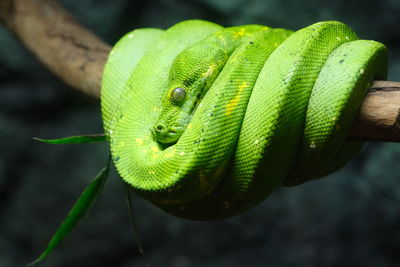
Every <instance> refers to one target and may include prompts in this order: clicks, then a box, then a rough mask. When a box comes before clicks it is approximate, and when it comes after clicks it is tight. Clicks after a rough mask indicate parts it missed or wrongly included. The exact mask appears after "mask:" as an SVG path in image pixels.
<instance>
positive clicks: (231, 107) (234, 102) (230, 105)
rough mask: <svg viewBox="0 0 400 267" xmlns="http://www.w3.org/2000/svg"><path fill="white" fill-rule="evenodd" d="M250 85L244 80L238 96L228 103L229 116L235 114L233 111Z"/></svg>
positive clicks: (227, 111) (227, 112)
mask: <svg viewBox="0 0 400 267" xmlns="http://www.w3.org/2000/svg"><path fill="white" fill-rule="evenodd" d="M248 86H249V84H248V83H247V82H242V83H241V84H240V85H239V90H238V93H237V94H236V96H235V97H234V98H233V99H232V100H231V101H229V103H228V104H226V112H225V115H227V116H229V115H232V114H233V111H234V110H235V108H236V107H237V105H239V101H240V97H241V95H242V92H243V90H244V89H245V88H246V87H248Z"/></svg>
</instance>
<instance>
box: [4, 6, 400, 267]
mask: <svg viewBox="0 0 400 267" xmlns="http://www.w3.org/2000/svg"><path fill="white" fill-rule="evenodd" d="M62 2H63V3H64V4H65V6H66V8H67V9H68V10H69V11H70V12H71V13H72V14H73V15H74V16H75V17H76V18H77V19H78V20H80V21H81V22H82V23H83V24H84V25H86V26H87V27H88V28H89V29H91V30H92V31H94V32H95V33H96V34H98V35H99V36H100V37H101V38H103V39H104V40H105V41H106V42H108V43H110V44H112V43H115V42H116V40H117V39H118V38H119V37H120V36H122V35H123V34H124V33H126V32H127V31H129V30H132V29H134V28H139V27H161V28H166V27H169V26H171V25H173V24H174V23H176V22H178V21H181V20H185V19H190V18H201V19H207V20H212V21H214V22H217V23H220V24H222V25H225V26H229V25H237V24H246V23H258V24H265V25H269V26H272V27H286V28H290V29H299V28H302V27H305V26H307V25H309V24H312V23H314V22H317V21H321V20H331V19H335V20H341V21H343V22H345V23H347V24H349V25H350V26H351V27H352V28H353V29H354V30H355V31H356V32H358V33H359V36H360V37H361V38H363V39H374V40H377V41H381V42H383V43H385V44H386V45H387V46H388V48H389V55H390V73H389V79H391V80H397V81H400V29H399V27H398V25H400V18H399V14H400V1H395V0H392V1H390V0H387V1H366V0H365V1H355V0H343V1H338V0H336V1H332V0H330V1H311V0H308V1H279V0H265V1H257V0H253V1H245V0H231V1H228V0H225V1H222V0H219V1H218V0H196V1H184V0H173V1H170V0H145V1H127V0H117V1H115V0H114V1H111V0H108V1H107V0H103V1H101V0H96V1H95V0H92V1H89V0H80V1H78V0H75V1H67V0H64V1H62ZM100 132H102V123H101V114H100V109H99V102H98V101H97V100H94V99H91V98H89V97H86V96H84V95H82V94H80V93H78V92H76V91H74V90H71V89H70V88H68V87H66V86H64V85H63V84H62V83H61V82H59V81H58V80H57V79H56V78H54V77H53V76H52V75H51V74H49V73H48V72H47V70H46V69H45V68H44V67H42V66H41V64H40V63H38V62H37V61H36V59H35V58H34V57H33V56H32V55H31V54H30V53H29V52H27V51H26V50H25V49H24V47H22V46H21V45H20V44H19V42H18V41H17V40H16V39H15V38H14V37H13V36H12V35H11V34H10V33H9V32H8V31H7V29H5V28H4V27H2V26H0V138H1V141H0V266H2V267H3V266H4V267H8V266H11V267H13V266H23V264H25V263H27V262H28V261H31V260H32V259H34V258H35V257H36V256H38V254H39V253H40V252H41V251H42V250H43V249H44V248H45V246H46V244H47V242H48V241H49V239H50V237H51V235H52V234H53V233H54V231H55V230H56V228H57V227H58V225H59V224H60V222H61V221H62V220H63V218H64V217H65V215H66V214H67V212H68V211H69V209H70V207H71V206H72V204H73V203H74V201H75V200H76V199H77V197H78V196H79V194H80V193H81V192H82V190H83V189H84V188H85V186H86V185H87V184H88V183H89V182H90V181H91V179H92V178H93V177H94V176H95V174H96V173H97V172H98V171H99V170H100V169H101V168H102V167H103V166H104V165H105V162H106V159H107V153H108V147H107V145H106V144H88V145H60V146H52V145H46V144H40V143H36V142H34V141H32V140H31V139H30V138H31V137H32V136H39V137H45V138H55V137H60V136H68V135H74V134H81V133H100ZM399 159H400V144H394V143H377V142H376V143H370V144H368V145H367V146H366V147H365V149H364V150H363V152H362V153H361V154H360V155H359V156H358V157H357V158H356V159H355V160H353V161H352V163H351V164H349V165H348V166H347V167H345V168H344V169H342V170H341V171H339V172H337V173H335V174H334V175H331V176H330V177H327V178H325V179H321V180H318V181H314V182H309V183H307V184H304V185H302V186H297V187H294V188H282V189H280V190H278V191H277V192H275V193H274V194H273V195H272V196H271V197H270V198H269V199H268V200H266V201H264V202H263V203H262V204H261V205H259V206H258V207H256V208H254V209H252V210H251V211H250V212H248V213H246V214H244V215H242V216H238V217H236V218H233V219H229V220H225V221H220V222H203V223H198V222H191V221H186V220H182V219H179V218H175V217H172V216H171V215H168V214H165V213H164V212H162V211H160V210H158V209H157V208H155V207H154V206H152V205H151V204H149V203H148V202H146V201H144V200H142V199H139V198H136V197H135V199H134V201H135V205H134V207H135V212H136V217H137V223H138V226H139V231H140V235H141V240H142V243H143V245H144V247H145V249H146V252H147V255H148V257H149V258H150V262H151V263H152V266H176V267H184V266H232V267H235V266H400V225H399V221H400V212H399V211H400V207H399V206H400V205H399V204H400V166H399ZM104 189H105V190H104V192H103V194H102V195H101V197H100V199H99V201H98V203H97V204H96V206H95V208H94V211H93V213H92V215H91V217H90V218H88V219H86V220H84V221H83V222H81V224H80V225H79V227H78V228H77V229H76V230H75V231H74V232H73V233H71V235H70V236H69V237H68V238H67V239H66V240H65V241H64V242H63V243H62V244H61V246H60V247H58V248H57V249H56V250H55V251H54V253H52V254H51V255H50V257H49V258H48V259H47V260H46V261H45V262H43V264H41V265H40V266H118V267H119V266H121V267H125V266H144V262H143V258H142V257H141V256H140V255H139V254H138V252H137V247H136V245H135V241H134V238H133V236H132V232H131V228H130V224H129V218H128V215H127V210H126V205H125V202H124V201H125V200H124V194H123V188H122V184H121V182H120V181H119V178H118V176H117V175H116V173H115V171H113V173H112V175H111V177H110V179H109V180H108V181H107V184H106V186H105V188H104Z"/></svg>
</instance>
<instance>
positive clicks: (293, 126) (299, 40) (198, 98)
mask: <svg viewBox="0 0 400 267" xmlns="http://www.w3.org/2000/svg"><path fill="white" fill-rule="evenodd" d="M386 72H387V52H386V47H385V46H384V45H382V44H381V43H378V42H375V41H367V40H359V39H358V37H357V36H356V34H355V33H354V32H353V31H352V30H351V29H350V28H349V27H348V26H346V25H345V24H343V23H341V22H337V21H324V22H318V23H315V24H313V25H311V26H308V27H306V28H303V29H300V30H298V31H296V32H292V31H290V30H286V29H274V28H269V27H266V26H261V25H245V26H235V27H228V28H223V27H222V26H220V25H217V24H214V23H212V22H208V21H203V20H188V21H183V22H180V23H178V24H176V25H174V26H172V27H170V28H169V29H167V30H165V31H164V30H160V29H153V28H145V29H137V30H134V31H132V32H130V33H128V34H126V35H125V36H124V37H123V38H122V39H121V40H120V41H119V42H118V43H117V44H116V45H115V46H114V48H113V49H112V51H111V53H110V55H109V58H108V61H107V63H106V66H105V69H104V76H103V81H102V93H101V103H102V116H103V123H104V130H105V134H106V136H107V139H108V141H109V142H110V147H111V153H112V158H113V161H114V164H115V166H116V168H117V171H118V172H119V174H120V175H121V177H122V178H123V180H124V181H126V182H127V183H128V184H130V185H131V186H132V187H133V188H134V190H135V192H137V193H138V194H139V195H141V196H142V197H144V198H146V199H148V200H149V201H151V202H152V203H153V204H155V205H156V206H158V207H160V208H161V209H163V210H165V211H166V212H168V213H171V214H173V215H176V216H179V217H183V218H187V219H193V220H214V219H222V218H227V217H230V216H234V215H237V214H240V213H243V212H245V211H246V210H248V209H250V208H251V207H253V206H255V205H257V204H258V203H259V202H261V201H262V200H264V199H265V198H266V197H267V196H269V195H270V194H271V193H272V192H273V191H274V190H275V189H277V188H278V187H280V186H282V185H287V186H291V185H297V184H300V183H303V182H305V181H308V180H312V179H316V178H319V177H322V176H325V175H327V174H329V173H332V172H334V171H335V170H337V169H339V168H340V167H342V166H343V165H345V164H346V163H347V162H348V161H349V160H350V159H351V158H352V157H353V156H354V155H355V154H356V153H357V152H358V151H359V150H360V148H361V146H362V143H361V142H355V141H348V140H346V135H347V133H348V131H349V129H350V127H351V125H352V123H353V120H354V119H355V117H356V114H357V111H358V109H359V107H360V105H361V103H362V100H363V97H364V96H365V94H366V91H367V88H369V86H370V85H371V82H372V81H373V80H378V79H379V80H383V79H385V78H386Z"/></svg>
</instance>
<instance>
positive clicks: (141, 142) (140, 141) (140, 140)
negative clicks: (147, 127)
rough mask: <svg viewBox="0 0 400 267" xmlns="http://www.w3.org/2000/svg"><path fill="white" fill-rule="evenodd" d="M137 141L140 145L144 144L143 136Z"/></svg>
mask: <svg viewBox="0 0 400 267" xmlns="http://www.w3.org/2000/svg"><path fill="white" fill-rule="evenodd" d="M136 143H138V144H139V145H143V144H144V142H143V139H142V138H136Z"/></svg>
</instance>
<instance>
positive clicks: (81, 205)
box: [28, 163, 110, 266]
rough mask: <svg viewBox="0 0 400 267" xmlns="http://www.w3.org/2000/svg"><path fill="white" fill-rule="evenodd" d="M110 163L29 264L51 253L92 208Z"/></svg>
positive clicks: (35, 262) (87, 188)
mask: <svg viewBox="0 0 400 267" xmlns="http://www.w3.org/2000/svg"><path fill="white" fill-rule="evenodd" d="M109 165H110V164H109V163H108V165H107V167H105V168H103V169H102V170H101V171H100V172H99V173H98V174H97V176H96V178H95V179H94V180H93V181H92V182H91V183H90V184H89V185H88V186H87V187H86V189H85V190H84V191H83V193H82V194H81V196H80V197H79V199H78V200H77V201H76V202H75V204H74V206H73V207H72V209H71V210H70V212H69V213H68V215H67V217H66V218H65V219H64V221H63V222H62V224H61V225H60V227H59V228H58V229H57V231H56V233H55V234H54V236H53V237H52V239H51V240H50V242H49V244H48V245H47V247H46V249H45V250H44V251H43V252H42V254H40V256H39V257H38V258H37V259H36V260H34V261H33V262H31V263H29V264H28V266H32V265H35V264H37V263H38V262H40V261H42V260H43V259H44V258H45V257H46V256H47V255H49V253H50V252H51V251H52V250H53V249H54V248H55V247H56V246H57V245H58V244H59V243H60V242H61V241H62V240H63V239H64V237H65V236H66V235H67V234H68V233H69V232H70V231H71V230H72V229H74V228H75V226H76V225H77V224H78V222H79V221H80V220H81V219H82V218H83V217H84V216H85V214H86V213H87V212H88V211H89V210H90V209H91V207H92V206H93V204H94V203H95V201H96V199H97V197H98V196H99V194H100V192H101V190H102V188H103V185H104V183H105V181H106V179H107V176H108V172H109Z"/></svg>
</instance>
